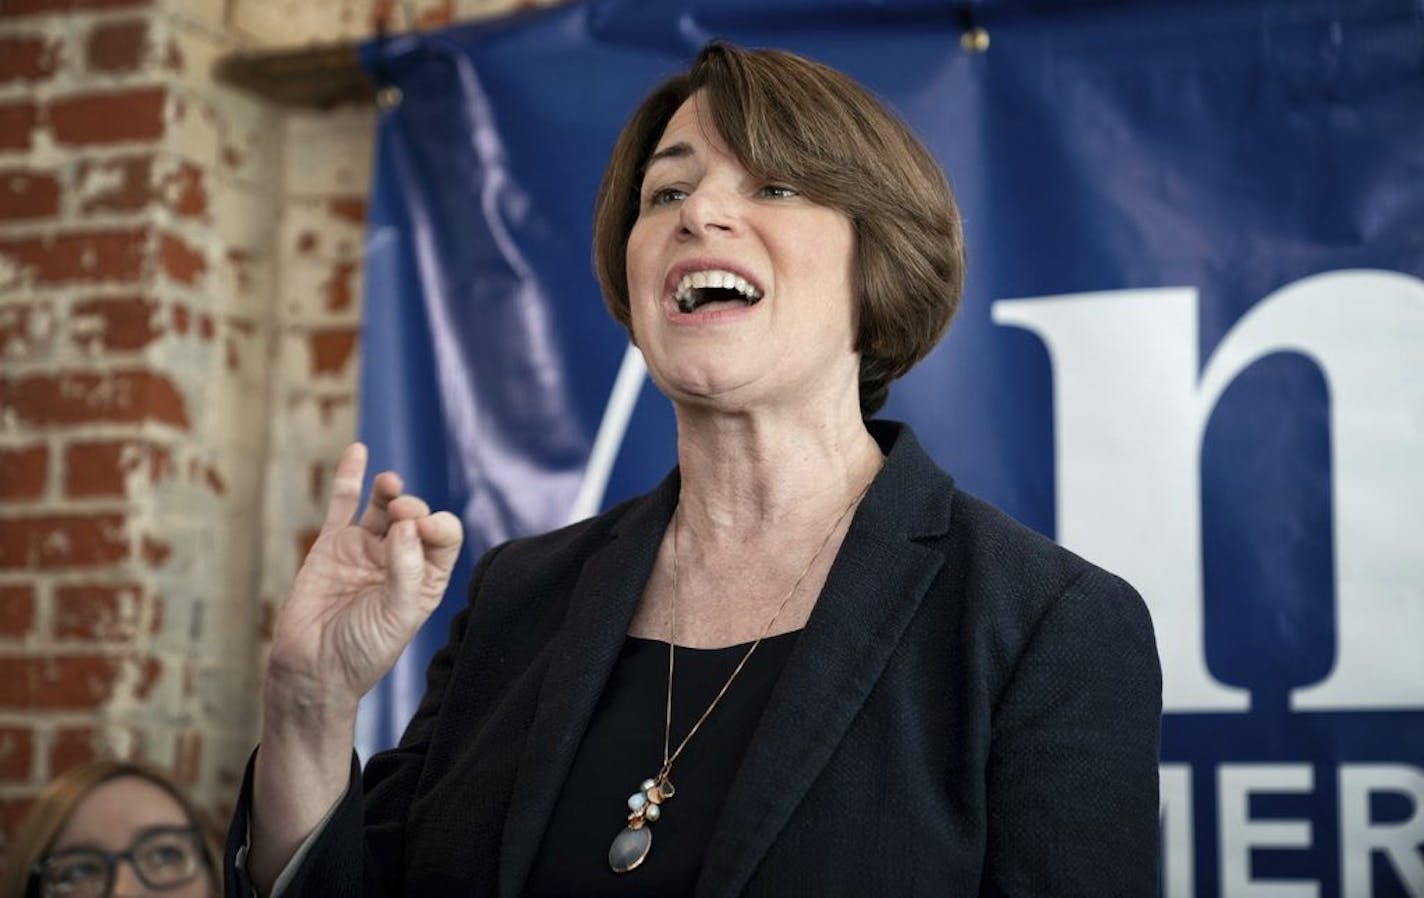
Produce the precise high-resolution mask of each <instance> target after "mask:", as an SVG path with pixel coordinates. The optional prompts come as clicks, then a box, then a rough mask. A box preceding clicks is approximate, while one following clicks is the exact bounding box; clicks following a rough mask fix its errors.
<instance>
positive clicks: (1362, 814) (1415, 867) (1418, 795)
mask: <svg viewBox="0 0 1424 898" xmlns="http://www.w3.org/2000/svg"><path fill="white" fill-rule="evenodd" d="M1375 792H1394V793H1396V794H1399V795H1404V796H1407V797H1408V798H1409V799H1410V801H1412V802H1413V804H1414V812H1413V814H1411V815H1410V817H1409V819H1408V820H1403V821H1400V822H1398V823H1372V822H1371V821H1370V795H1371V793H1375ZM1421 844H1424V770H1420V769H1419V768H1417V767H1410V766H1407V765H1404V764H1342V765H1341V766H1340V879H1341V885H1342V889H1341V894H1343V895H1344V898H1373V896H1374V894H1375V892H1374V889H1373V888H1372V886H1371V882H1370V853H1371V852H1374V851H1380V852H1383V853H1384V855H1385V857H1387V858H1389V862H1390V864H1392V865H1393V866H1394V869H1395V871H1396V872H1397V873H1398V874H1399V879H1400V881H1401V882H1403V883H1404V888H1405V890H1406V891H1407V892H1408V893H1409V895H1410V896H1411V898H1424V860H1420V858H1419V848H1420V845H1421Z"/></svg>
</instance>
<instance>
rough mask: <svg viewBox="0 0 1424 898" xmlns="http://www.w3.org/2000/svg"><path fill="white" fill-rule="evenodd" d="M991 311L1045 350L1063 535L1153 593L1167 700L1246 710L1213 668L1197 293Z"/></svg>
mask: <svg viewBox="0 0 1424 898" xmlns="http://www.w3.org/2000/svg"><path fill="white" fill-rule="evenodd" d="M993 317H994V321H995V322H997V323H999V324H1009V325H1016V326H1018V327H1022V328H1025V329H1027V330H1030V331H1033V332H1034V333H1035V334H1037V335H1038V336H1039V338H1040V339H1041V340H1043V343H1044V345H1045V346H1046V347H1047V348H1048V356H1049V359H1050V361H1051V363H1052V366H1053V412H1054V421H1055V424H1054V429H1055V434H1054V459H1055V466H1056V468H1057V483H1058V486H1057V504H1058V534H1057V535H1058V541H1059V542H1061V543H1063V545H1065V546H1067V547H1068V548H1070V549H1072V550H1073V551H1075V552H1078V553H1080V554H1082V555H1084V556H1086V557H1088V558H1091V559H1093V560H1094V561H1096V562H1098V563H1099V564H1102V565H1104V566H1106V567H1107V568H1109V569H1111V570H1113V571H1116V572H1117V573H1118V574H1120V575H1122V576H1123V577H1125V578H1126V579H1127V580H1128V581H1129V582H1131V583H1132V585H1133V586H1135V587H1137V590H1138V591H1139V592H1141V593H1142V595H1143V598H1145V599H1146V600H1147V604H1148V607H1149V608H1151V609H1152V617H1153V621H1154V623H1155V625H1156V629H1157V634H1158V651H1159V653H1160V654H1161V656H1162V680H1163V689H1162V701H1163V706H1164V710H1166V711H1169V712H1170V711H1241V710H1245V709H1246V708H1247V707H1248V704H1249V696H1248V695H1247V693H1246V692H1244V691H1242V690H1240V689H1233V688H1228V687H1225V686H1223V685H1222V684H1220V683H1218V682H1217V681H1216V680H1215V679H1213V678H1212V676H1211V674H1210V673H1209V672H1208V671H1207V667H1206V646H1205V640H1204V626H1203V623H1202V584H1201V578H1202V567H1201V557H1202V552H1201V465H1200V444H1201V438H1200V433H1201V429H1202V420H1201V416H1200V414H1199V412H1198V404H1199V400H1198V398H1197V393H1196V374H1197V297H1196V291H1194V290H1192V289H1189V288H1173V289H1160V290H1116V291H1111V292H1106V293H1080V294H1073V295H1069V296H1050V297H1043V298H1039V299H1017V300H1003V301H1001V302H996V303H994V306H993Z"/></svg>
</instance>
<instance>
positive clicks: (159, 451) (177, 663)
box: [0, 0, 524, 849]
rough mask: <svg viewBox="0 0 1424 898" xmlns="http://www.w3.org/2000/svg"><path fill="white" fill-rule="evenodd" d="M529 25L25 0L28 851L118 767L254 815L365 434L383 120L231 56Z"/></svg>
mask: <svg viewBox="0 0 1424 898" xmlns="http://www.w3.org/2000/svg"><path fill="white" fill-rule="evenodd" d="M518 5H524V4H519V3H516V2H513V0H461V2H458V3H457V2H453V0H421V2H416V3H411V2H404V3H399V4H396V3H391V2H386V0H0V849H3V847H4V844H5V842H6V840H7V838H8V836H9V834H10V833H11V832H12V830H13V827H14V825H15V823H16V821H17V820H18V818H19V816H20V815H21V814H23V812H24V809H25V808H26V807H27V806H28V803H29V801H30V800H31V798H32V796H33V795H34V793H35V792H36V791H37V790H38V788H39V787H40V786H41V785H42V784H43V783H44V782H46V781H47V780H48V779H49V778H50V777H51V776H53V775H54V774H55V773H57V772H59V771H61V770H63V769H65V768H66V767H67V766H70V765H72V764H74V763H77V762H79V761H81V760H83V759H85V758H88V757H91V756H93V755H96V754H110V755H119V756H126V757H142V758H145V759H147V760H149V761H151V762H154V763H157V764H159V765H161V766H164V767H166V768H168V769H169V770H172V771H173V772H174V773H175V774H176V775H177V777H178V778H179V780H180V781H181V782H183V783H184V784H186V785H187V786H188V787H189V788H190V790H191V791H192V792H193V794H194V796H195V797H196V798H197V799H198V800H199V802H200V803H202V804H204V805H205V806H207V807H208V808H209V809H210V810H212V811H213V813H214V814H215V815H216V816H219V817H222V816H225V815H226V814H227V813H228V811H229V810H230V805H231V797H232V792H233V790H234V788H235V785H236V782H237V779H238V777H239V775H240V772H241V769H242V764H243V762H244V761H245V759H246V756H247V753H248V751H249V750H250V747H251V744H252V741H253V739H254V738H255V729H256V720H257V706H256V697H257V693H258V682H259V679H260V671H261V665H262V662H263V651H264V645H265V643H264V636H265V635H266V633H267V632H268V630H269V628H270V626H271V621H272V618H273V614H274V612H275V608H276V607H277V604H278V603H280V601H281V599H282V598H283V596H284V595H285V592H286V588H287V584H288V583H289V582H290V579H291V576H292V573H293V572H294V570H295V567H296V565H297V563H298V562H299V560H300V557H301V554H302V552H303V551H304V547H305V546H306V545H307V544H308V542H309V541H310V539H311V538H312V534H313V533H314V528H315V527H316V526H317V525H318V524H319V522H320V520H321V508H322V500H323V496H324V493H325V490H326V488H327V471H328V468H329V465H330V463H331V460H332V459H334V458H335V455H336V454H337V452H339V450H340V448H341V446H342V445H344V444H345V443H346V442H347V441H348V440H350V439H351V437H352V435H353V434H354V432H355V412H356V395H355V389H356V377H357V370H358V364H359V345H358V342H359V341H358V326H359V319H360V296H361V283H360V278H361V273H360V268H361V240H362V230H363V222H364V217H365V196H366V191H367V184H368V178H369V166H370V152H371V147H370V144H371V139H372V128H373V123H374V116H373V113H372V112H371V110H369V109H365V108H349V109H341V110H336V111H332V112H324V113H322V112H293V111H284V110H281V109H278V108H276V107H274V106H271V105H269V104H266V103H264V102H263V101H261V100H258V99H256V98H253V97H250V96H247V95H243V94H240V93H237V92H235V91H233V90H231V89H228V88H225V87H223V86H221V85H218V84H216V83H214V82H213V81H212V80H211V78H210V76H209V73H210V71H211V67H212V63H213V61H214V60H215V59H217V58H218V57H220V56H221V55H222V54H224V53H227V52H230V51H233V50H236V49H241V48H253V47H258V46H275V45H289V44H303V43H309V42H329V41H332V40H337V39H344V38H352V37H359V36H362V35H364V34H366V33H368V32H370V31H371V29H372V27H373V23H374V22H375V21H376V20H377V19H379V18H382V17H385V18H386V20H387V21H388V23H389V24H390V25H392V26H393V27H396V28H404V27H427V26H431V25H438V24H442V23H444V22H447V21H449V20H451V19H452V18H454V19H462V20H463V19H468V18H474V17H480V16H489V15H494V14H498V13H502V12H505V11H507V10H509V9H511V8H513V7H515V6H518ZM406 20H411V21H406Z"/></svg>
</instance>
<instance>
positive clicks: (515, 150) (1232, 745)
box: [360, 0, 1424, 898]
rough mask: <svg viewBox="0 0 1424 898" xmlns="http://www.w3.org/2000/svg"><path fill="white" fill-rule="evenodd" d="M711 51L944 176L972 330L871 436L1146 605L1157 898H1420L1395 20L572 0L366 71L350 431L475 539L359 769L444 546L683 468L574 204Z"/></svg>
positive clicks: (1422, 841)
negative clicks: (978, 46)
mask: <svg viewBox="0 0 1424 898" xmlns="http://www.w3.org/2000/svg"><path fill="white" fill-rule="evenodd" d="M971 12H972V18H973V21H972V22H971V21H970V13H971ZM969 24H976V25H978V26H980V27H983V28H984V29H985V30H986V31H987V33H988V35H989V38H990V45H989V47H988V49H987V51H984V52H973V51H971V50H967V49H965V48H964V46H963V45H962V44H961V35H962V33H963V31H964V29H965V28H966V27H967V25H969ZM717 36H721V37H726V38H729V39H731V40H733V41H735V42H738V43H742V44H747V45H754V46H777V47H783V48H787V49H791V50H795V51H798V52H801V53H805V54H808V55H810V56H813V57H815V58H818V59H821V60H823V61H825V62H827V63H830V64H831V65H833V66H835V67H837V68H840V69H842V70H844V71H846V72H849V73H850V74H852V75H853V76H854V77H856V78H857V79H859V80H860V81H862V82H863V83H865V84H866V85H868V86H869V87H870V88H871V89H872V90H874V91H875V92H876V93H877V94H878V95H879V96H881V97H882V98H884V99H885V100H887V101H888V102H889V103H890V104H891V105H892V106H893V107H894V108H895V109H896V110H898V112H899V113H900V114H901V115H903V116H904V117H905V118H906V119H907V120H908V121H909V122H910V124H911V125H912V126H913V127H914V128H915V130H916V131H917V132H918V133H919V134H920V135H921V136H922V137H923V138H924V140H925V141H926V143H927V144H928V145H929V147H930V148H931V150H932V151H933V152H934V153H935V154H936V155H937V157H938V158H939V159H940V160H941V162H942V163H943V164H944V166H945V168H946V170H947V171H948V173H949V175H950V178H951V181H952V182H953V184H954V187H955V190H956V192H957V194H958V198H959V201H960V203H961V204H962V207H963V211H964V218H965V222H966V228H967V236H968V242H969V248H970V269H969V281H968V288H967V293H966V296H965V302H964V307H963V311H962V312H961V313H960V315H959V318H958V320H957V321H956V323H955V325H954V327H953V329H952V331H951V333H950V336H949V337H948V339H947V340H946V341H945V343H944V344H943V345H942V346H941V347H939V348H938V349H937V350H936V351H935V352H934V353H933V355H931V356H930V357H929V358H928V359H927V360H926V361H925V362H924V363H922V364H921V365H920V366H919V368H917V369H916V370H915V371H914V372H913V373H911V374H910V375H909V376H908V377H907V378H905V380H904V381H902V382H900V383H898V384H897V385H896V386H895V387H894V388H893V389H892V391H891V394H890V401H889V404H888V406H887V408H886V409H885V411H884V413H883V414H884V415H885V416H886V417H890V418H898V419H903V420H907V421H909V422H911V423H912V424H913V425H914V427H915V428H916V430H917V432H918V433H919V435H920V438H921V440H922V441H923V442H924V443H925V445H926V447H927V448H928V449H929V450H930V452H931V453H932V454H933V455H934V456H935V457H936V458H937V459H938V460H939V462H940V463H941V464H942V465H943V466H944V467H945V468H946V469H947V470H949V471H950V472H951V473H952V474H954V475H955V477H956V478H957V479H958V480H959V482H960V483H961V484H962V485H963V486H964V487H966V488H967V489H969V490H971V491H974V492H977V493H979V494H980V495H982V496H984V497H986V498H987V499H989V500H990V501H992V502H994V503H995V504H997V505H999V506H1000V507H1002V508H1004V509H1006V510H1007V511H1008V512H1010V513H1011V514H1013V515H1014V516H1015V517H1017V518H1018V519H1019V520H1021V521H1023V522H1024V523H1026V524H1028V525H1029V526H1031V527H1034V528H1035V529H1037V530H1039V531H1042V532H1043V533H1045V534H1048V535H1050V536H1053V537H1055V538H1056V539H1058V540H1059V541H1060V542H1062V543H1064V544H1065V545H1067V546H1068V547H1069V548H1071V549H1074V550H1075V551H1077V552H1079V553H1081V554H1083V555H1085V556H1087V557H1088V558H1090V559H1092V560H1094V561H1096V562H1098V563H1099V564H1102V565H1104V566H1106V567H1108V568H1109V569H1112V570H1114V571H1116V572H1118V573H1120V574H1122V575H1123V576H1125V577H1126V578H1127V579H1128V580H1130V581H1131V582H1132V583H1133V584H1134V585H1136V586H1137V588H1138V589H1139V590H1140V591H1141V592H1142V594H1143V595H1144V597H1145V598H1146V599H1147V601H1148V603H1149V605H1150V606H1151V609H1152V613H1153V617H1154V620H1155V623H1156V627H1157V634H1158V641H1159V645H1160V648H1161V655H1162V660H1163V667H1164V672H1165V696H1164V701H1165V709H1166V714H1165V721H1164V733H1163V746H1162V801H1163V811H1162V829H1163V836H1162V838H1163V846H1164V855H1163V890H1164V893H1165V894H1166V895H1168V896H1170V898H1180V896H1190V895H1201V896H1217V895H1221V896H1248V895H1249V896H1273V898H1294V896H1302V898H1305V896H1325V898H1328V896H1351V898H1353V896H1369V895H1413V896H1420V895H1424V466H1421V462H1424V4H1421V3H1420V2H1418V0H1392V2H1384V0H1355V2H1329V0H1318V2H1311V3H1297V2H1263V0H1231V2H1191V3H1187V2H1180V3H1177V2H1139V3H1132V4H1126V3H1124V4H1115V3H1086V2H1084V3H1076V2H1070V0H1062V2H1053V3H1050V2H1014V0H1002V2H998V0H988V2H982V3H978V4H973V5H972V6H969V7H963V8H960V7H953V8H952V7H950V6H949V5H947V4H943V3H930V2H924V0H919V2H917V0H895V2H890V0H881V2H876V3H870V2H854V3H853V2H849V0H843V2H819V0H818V2H811V0H776V2H772V0H718V2H715V3H713V2H705V3H695V2H687V0H677V2H673V0H658V2H640V3H634V2H590V3H584V4H575V5H568V6H564V7H558V8H554V9H551V10H545V11H542V12H537V13H528V14H524V15H521V16H518V17H515V18H513V19H511V20H505V21H500V22H497V23H494V24H488V25H483V26H468V27H457V28H453V29H449V30H446V31H443V32H440V33H435V34H429V35H421V36H418V37H403V38H399V39H392V40H388V41H384V42H377V43H373V44H371V45H369V46H368V47H366V48H365V51H364V52H365V62H366V65H367V67H368V69H369V70H370V72H371V73H372V74H373V75H374V77H375V78H376V79H377V81H378V82H379V83H380V84H381V85H383V87H384V90H383V93H382V98H383V103H382V111H381V113H380V118H379V146H378V150H377V170H376V173H375V182H374V188H373V201H372V204H371V223H370V232H369V236H368V248H367V249H368V252H367V259H366V265H367V270H366V281H365V282H366V300H365V302H366V305H365V309H366V320H365V335H364V339H365V356H364V358H365V363H364V373H363V383H362V425H361V429H362V434H363V436H364V438H365V439H367V440H368V441H369V442H370V443H371V446H372V452H373V458H374V462H375V464H376V465H379V466H383V467H384V466H390V467H395V468H398V469H399V470H401V471H402V472H404V473H405V474H406V475H407V477H408V478H409V483H410V487H409V488H410V489H411V490H412V491H415V492H418V493H420V494H422V495H424V496H425V497H427V498H428V499H429V500H430V501H431V503H432V505H435V506H437V507H446V508H451V509H454V510H457V511H458V512H459V513H460V514H461V515H462V517H463V519H464V521H465V525H466V527H467V529H468V534H469V537H468V540H467V547H468V549H467V552H466V555H465V557H464V560H463V561H462V566H461V571H460V573H459V576H457V578H456V579H457V581H459V583H458V584H457V586H455V587H452V595H451V596H450V597H449V599H448V600H447V602H446V603H445V605H444V606H443V607H442V608H441V610H440V612H439V613H437V615H436V618H435V620H433V621H432V622H431V623H430V624H429V625H428V626H427V627H426V629H425V630H424V631H423V632H422V634H421V635H420V638H419V639H418V641H417V643H416V644H415V645H414V646H413V647H412V648H411V650H410V651H409V652H407V654H406V656H405V657H404V658H403V659H402V661H401V662H400V664H399V666H398V668H397V670H396V671H395V672H394V673H393V674H392V675H391V677H389V678H388V679H387V681H386V682H384V683H382V684H381V686H380V688H379V689H378V690H377V691H376V692H374V693H373V694H372V696H371V697H370V698H369V699H368V701H367V703H366V704H365V705H364V706H363V711H362V717H361V727H360V741H361V746H362V749H363V751H365V752H369V751H370V750H372V749H375V748H379V747H382V746H385V745H389V744H391V743H392V742H394V740H395V738H396V737H397V735H398V733H399V731H400V729H401V727H402V726H403V725H404V722H405V721H406V719H407V718H408V717H409V715H410V713H411V711H412V710H413V707H414V703H415V702H416V700H417V699H418V697H419V694H420V690H421V688H422V686H423V669H424V666H425V664H426V662H427V661H428V659H429V657H430V655H431V654H432V652H433V651H434V649H435V648H436V647H438V646H439V645H440V644H441V643H442V642H443V641H444V639H445V635H446V632H447V627H448V624H449V619H450V617H451V616H453V614H454V613H455V611H456V610H457V609H458V608H459V607H460V606H461V605H462V604H463V594H462V593H463V586H464V582H463V581H464V580H465V578H467V577H468V574H469V571H470V568H471V564H472V559H473V558H475V557H477V556H478V555H479V554H480V553H482V552H483V551H484V550H485V549H487V548H489V547H490V546H492V545H494V544H496V543H498V542H500V541H502V540H505V539H508V538H510V537H514V536H519V535H522V534H528V533H534V532H539V531H543V530H547V529H550V528H553V527H556V526H559V525H562V524H564V523H566V522H568V521H570V520H574V519H577V518H580V517H583V516H586V515H588V514H590V513H593V512H596V511H597V510H599V509H600V508H606V507H608V506H609V505H611V504H613V503H615V502H617V501H619V500H621V499H624V498H626V497H628V496H631V495H635V494H637V493H640V492H642V491H644V490H647V489H649V488H650V487H651V486H652V485H653V484H655V483H656V482H657V481H658V480H659V479H660V478H661V477H662V475H663V474H664V473H665V472H666V470H667V469H668V468H669V467H670V466H671V465H672V463H673V459H674V433H673V423H672V416H671V412H670V409H669V406H668V404H667V402H666V401H665V400H664V399H662V398H661V397H660V396H659V395H658V394H657V393H656V391H655V390H654V389H653V388H652V387H651V386H650V385H649V384H648V383H647V382H646V378H645V376H644V372H643V369H642V367H641V362H640V359H639V357H638V356H637V354H636V352H630V350H629V348H628V342H627V340H626V337H625V335H624V333H623V332H622V331H621V329H620V328H619V327H618V326H617V325H615V324H614V323H613V322H612V320H611V319H610V318H609V317H608V315H607V314H606V312H605V311H604V309H603V305H602V301H601V299H600V296H599V292H598V289H597V286H596V284H595V281H594V277H593V274H592V271H591V267H590V263H589V257H590V249H589V247H590V237H591V224H590V219H591V214H592V201H593V196H594V191H595V189H596V186H597V183H598V179H599V176H600V175H601V173H602V169H603V166H604V163H605V162H606V160H607V156H608V153H609V150H610V148H611V146H612V143H613V140H614V138H615V136H616V134H617V131H618V129H619V128H620V126H621V125H622V123H623V122H624V121H625V120H626V119H627V117H628V115H629V114H630V113H631V111H632V110H633V108H634V106H635V105H636V104H637V102H638V101H639V100H640V99H641V98H642V97H643V96H644V95H645V94H646V93H647V92H648V91H649V90H650V89H651V87H652V86H653V85H654V84H655V83H656V82H657V81H658V80H660V79H661V78H663V77H664V76H666V75H668V74H670V73H672V72H674V71H676V70H678V69H679V68H681V67H682V66H684V65H685V64H686V62H687V61H688V60H689V59H690V58H691V57H692V56H693V55H694V54H695V52H696V50H697V49H698V47H700V46H701V45H702V44H703V43H704V42H705V41H706V40H708V39H710V38H712V37H717ZM1065 799H1071V796H1065Z"/></svg>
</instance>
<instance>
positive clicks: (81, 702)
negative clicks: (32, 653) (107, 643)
mask: <svg viewBox="0 0 1424 898" xmlns="http://www.w3.org/2000/svg"><path fill="white" fill-rule="evenodd" d="M119 667H120V662H119V659H117V658H113V657H110V656H106V655H46V656H44V657H42V658H0V708H6V709H10V710H40V709H44V710H55V711H59V710H75V711H77V710H88V709H92V708H99V707H102V706H103V705H104V704H105V703H106V702H107V701H108V700H109V697H110V696H111V695H112V694H113V692H114V681H115V680H116V679H117V677H118V673H119Z"/></svg>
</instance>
